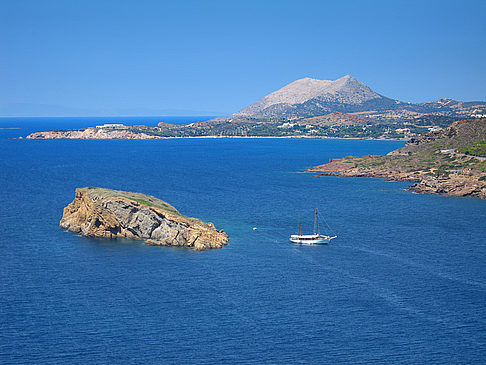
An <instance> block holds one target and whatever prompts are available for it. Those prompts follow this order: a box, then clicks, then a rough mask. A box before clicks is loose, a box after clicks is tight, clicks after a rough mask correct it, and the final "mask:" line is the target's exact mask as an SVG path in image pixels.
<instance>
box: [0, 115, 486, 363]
mask: <svg viewBox="0 0 486 365" xmlns="http://www.w3.org/2000/svg"><path fill="white" fill-rule="evenodd" d="M98 120H100V118H97V119H96V121H98ZM166 121H170V118H167V119H166ZM191 121H194V120H191ZM66 123H67V124H66ZM147 123H148V122H147ZM154 123H156V121H154ZM0 124H1V125H0V127H2V128H5V127H18V128H20V129H0V191H1V194H0V250H1V251H0V328H1V330H0V363H3V364H10V363H12V364H18V363H22V364H24V363H36V364H37V363H52V364H57V363H71V364H87V363H113V364H119V363H140V364H151V363H158V364H160V363H166V364H171V363H174V364H176V363H178V364H216V363H222V364H228V363H258V364H260V363H273V364H282V363H288V364H295V363H311V364H316V363H332V364H335V363H414V364H417V363H464V364H470V363H484V362H485V361H486V315H485V312H486V225H485V222H486V201H481V200H479V199H467V198H448V197H440V196H432V195H418V194H413V193H411V192H408V191H405V188H406V187H407V186H408V185H409V184H407V183H396V182H385V181H383V180H380V179H367V178H339V177H321V178H316V177H312V176H311V175H310V174H306V173H299V171H302V170H303V169H305V168H307V167H309V166H313V165H316V164H320V163H323V162H327V160H328V158H330V157H339V156H346V155H350V154H353V155H364V154H369V153H387V152H389V151H391V150H393V149H396V148H398V147H400V146H402V145H403V142H393V141H388V142H379V141H356V140H300V139H296V140H294V139H180V140H158V141H75V140H54V141H36V140H25V139H24V140H19V139H11V137H15V136H25V135H26V134H27V132H30V131H32V130H36V129H38V130H42V129H46V128H49V126H50V128H61V127H63V126H68V127H71V126H74V125H76V126H77V127H82V126H87V125H91V124H93V123H91V120H89V121H87V120H84V121H83V120H72V119H69V120H61V119H55V120H49V119H45V120H42V121H40V122H39V120H33V119H23V120H18V119H15V120H12V119H11V118H10V119H9V120H6V119H3V120H0ZM88 185H93V186H102V187H107V188H113V189H120V190H129V191H137V192H143V193H147V194H151V195H154V196H156V197H159V198H161V199H164V200H166V201H168V202H170V203H171V204H173V205H174V206H176V207H177V208H178V209H179V210H180V211H181V212H182V213H183V214H186V215H189V216H194V217H199V218H201V219H204V220H208V221H212V222H214V223H215V225H216V226H217V227H218V228H223V229H224V230H225V231H227V232H228V234H229V235H230V244H229V246H227V247H225V248H223V249H221V250H213V251H204V252H194V251H191V250H189V249H175V248H166V247H152V246H145V245H143V244H142V243H140V242H136V241H110V240H100V239H90V238H85V237H80V236H77V235H75V234H72V233H69V232H65V231H63V230H61V229H59V227H58V222H59V220H60V218H61V215H62V209H63V207H64V206H66V205H67V204H68V203H70V202H71V201H72V199H73V198H74V188H75V187H81V186H88ZM315 208H318V209H319V210H320V212H321V214H322V216H323V218H324V219H325V222H322V225H321V231H325V232H326V233H327V232H329V233H336V234H337V235H338V236H339V237H338V238H337V239H335V240H334V241H333V242H332V244H331V245H329V246H318V247H297V246H293V245H291V244H289V242H288V237H289V235H290V234H292V233H295V232H296V230H297V229H298V226H297V215H298V214H299V213H300V214H301V215H302V217H303V223H304V224H303V228H304V230H305V231H310V230H312V226H313V212H314V209H315ZM328 226H329V227H328ZM253 227H257V228H258V229H257V230H256V231H255V230H253V229H252V228H253Z"/></svg>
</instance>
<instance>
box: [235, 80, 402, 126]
mask: <svg viewBox="0 0 486 365" xmlns="http://www.w3.org/2000/svg"><path fill="white" fill-rule="evenodd" d="M394 103H395V101H394V100H391V99H388V98H386V97H384V96H381V95H379V94H377V93H376V92H374V91H373V90H371V89H370V88H369V87H368V86H366V85H365V84H363V83H362V82H360V81H358V80H356V79H355V78H353V77H351V76H349V75H347V76H344V77H341V78H340V79H337V80H335V81H330V80H316V79H311V78H305V79H300V80H297V81H294V82H292V83H290V84H288V85H287V86H284V87H283V88H281V89H280V90H277V91H275V92H273V93H271V94H269V95H267V96H265V97H263V98H262V99H260V100H258V101H257V102H256V103H254V104H251V105H250V106H248V107H246V108H245V109H243V110H241V111H239V112H238V113H236V114H234V116H246V117H253V118H270V119H272V118H280V117H282V116H285V117H287V118H305V117H314V116H318V115H325V114H328V113H331V112H333V111H339V112H356V111H361V110H373V109H376V108H379V109H381V108H384V107H385V106H388V107H390V106H392V105H393V104H394Z"/></svg>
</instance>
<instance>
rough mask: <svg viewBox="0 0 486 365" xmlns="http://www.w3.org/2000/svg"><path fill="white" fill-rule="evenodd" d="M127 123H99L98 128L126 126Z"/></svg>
mask: <svg viewBox="0 0 486 365" xmlns="http://www.w3.org/2000/svg"><path fill="white" fill-rule="evenodd" d="M124 127H125V125H123V124H103V125H97V126H96V128H109V129H118V128H124Z"/></svg>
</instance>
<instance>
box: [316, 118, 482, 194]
mask: <svg viewBox="0 0 486 365" xmlns="http://www.w3.org/2000/svg"><path fill="white" fill-rule="evenodd" d="M307 171H308V172H318V173H320V174H321V175H338V176H346V177H381V178H385V179H387V180H393V181H409V182H415V184H414V185H412V186H411V187H410V189H411V190H413V191H415V192H418V193H428V194H441V195H448V196H471V197H478V198H481V199H486V118H481V119H470V120H463V121H458V122H454V123H452V124H451V125H450V126H449V127H448V128H445V129H444V130H441V131H437V132H431V133H428V134H426V135H424V136H420V137H417V138H413V139H411V140H410V141H409V142H407V144H406V145H405V147H403V148H400V149H398V150H395V151H392V152H390V153H389V154H388V155H386V156H380V155H369V156H363V157H353V156H348V157H344V158H340V159H331V160H330V161H329V163H327V164H324V165H320V166H315V167H312V168H310V169H308V170H307Z"/></svg>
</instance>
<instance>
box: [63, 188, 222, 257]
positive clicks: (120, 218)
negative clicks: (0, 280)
mask: <svg viewBox="0 0 486 365" xmlns="http://www.w3.org/2000/svg"><path fill="white" fill-rule="evenodd" d="M59 226H60V227H61V228H64V229H66V230H68V231H70V232H75V233H79V234H81V235H83V236H88V237H99V238H131V239H135V240H143V241H145V244H147V245H153V246H182V247H190V248H193V249H195V250H206V249H211V248H222V247H223V246H225V245H227V244H228V235H227V234H226V233H225V232H224V231H223V230H217V229H216V228H215V227H214V225H213V224H212V223H205V222H203V221H201V220H199V219H196V218H190V217H185V216H183V215H181V214H180V213H179V212H178V211H177V210H176V209H175V208H174V207H173V206H171V205H170V204H168V203H166V202H164V201H162V200H159V199H157V198H154V197H152V196H149V195H145V194H140V193H129V192H124V191H117V190H110V189H104V188H97V187H85V188H79V189H76V195H75V198H74V200H73V202H72V203H70V204H69V205H68V206H66V207H65V208H64V212H63V216H62V219H61V221H60V223H59Z"/></svg>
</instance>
